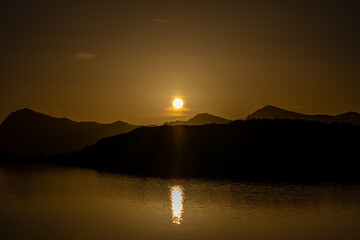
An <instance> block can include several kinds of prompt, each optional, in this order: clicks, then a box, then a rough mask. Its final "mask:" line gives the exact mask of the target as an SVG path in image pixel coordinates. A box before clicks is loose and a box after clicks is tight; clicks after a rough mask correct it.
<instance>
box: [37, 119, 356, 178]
mask: <svg viewBox="0 0 360 240" xmlns="http://www.w3.org/2000/svg"><path fill="white" fill-rule="evenodd" d="M359 135H360V126H357V125H353V124H349V123H342V124H338V123H334V124H325V123H321V122H318V121H304V120H280V119H276V120H266V119H261V120H249V121H242V120H238V121H233V122H231V123H229V124H208V125H201V126H184V125H182V126H167V125H164V126H160V127H140V128H137V129H135V130H133V131H131V132H129V133H126V134H120V135H117V136H112V137H109V138H104V139H101V140H100V141H98V142H97V143H96V144H95V145H93V146H89V147H86V148H85V149H83V150H81V151H79V152H76V153H71V154H65V155H59V156H54V157H51V158H49V159H44V160H43V161H48V162H53V163H60V164H65V165H76V166H83V167H90V168H95V169H99V170H110V171H119V172H123V173H131V174H139V175H151V176H165V177H206V178H229V179H241V180H280V181H283V180H285V181H293V180H294V181H313V180H315V181H317V180H320V181H333V180H335V181H343V180H353V179H358V180H359V178H360V177H359V174H358V168H357V167H356V166H357V162H358V161H357V160H358V150H357V149H358V146H359V145H360V138H359V137H358V136H359Z"/></svg>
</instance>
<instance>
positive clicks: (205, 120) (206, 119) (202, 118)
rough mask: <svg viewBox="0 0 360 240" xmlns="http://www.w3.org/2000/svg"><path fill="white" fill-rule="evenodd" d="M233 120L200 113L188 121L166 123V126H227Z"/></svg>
mask: <svg viewBox="0 0 360 240" xmlns="http://www.w3.org/2000/svg"><path fill="white" fill-rule="evenodd" d="M230 122H231V120H228V119H225V118H221V117H218V116H214V115H211V114H208V113H200V114H198V115H196V116H195V117H193V118H190V119H189V120H187V121H172V122H165V123H164V125H168V126H178V125H189V126H195V125H205V124H213V123H215V124H226V123H230Z"/></svg>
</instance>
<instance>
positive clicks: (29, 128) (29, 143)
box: [0, 108, 137, 156]
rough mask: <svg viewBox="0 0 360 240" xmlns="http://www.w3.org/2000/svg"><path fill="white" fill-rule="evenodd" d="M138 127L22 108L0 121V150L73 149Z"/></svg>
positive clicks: (40, 151) (11, 153)
mask: <svg viewBox="0 0 360 240" xmlns="http://www.w3.org/2000/svg"><path fill="white" fill-rule="evenodd" d="M135 128H137V126H135V125H130V124H128V123H125V122H121V121H118V122H114V123H112V124H100V123H96V122H74V121H72V120H69V119H66V118H55V117H51V116H49V115H45V114H42V113H38V112H35V111H33V110H30V109H27V108H24V109H21V110H18V111H16V112H13V113H11V114H10V115H9V116H8V117H7V118H6V119H5V120H4V122H3V123H2V124H1V125H0V154H1V155H7V156H37V155H52V154H60V153H66V152H74V151H78V150H80V149H82V148H84V147H85V146H87V145H93V144H95V143H96V142H97V141H98V140H99V139H101V138H104V137H109V136H113V135H117V134H120V133H126V132H129V131H131V130H133V129H135Z"/></svg>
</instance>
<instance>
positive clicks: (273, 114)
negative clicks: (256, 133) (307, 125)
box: [246, 105, 360, 125]
mask: <svg viewBox="0 0 360 240" xmlns="http://www.w3.org/2000/svg"><path fill="white" fill-rule="evenodd" d="M251 119H301V120H309V121H320V122H324V123H333V122H338V123H342V122H350V123H352V124H357V125H360V113H356V112H348V113H343V114H339V115H336V116H331V115H306V114H301V113H296V112H291V111H287V110H284V109H281V108H278V107H274V106H271V105H267V106H265V107H263V108H261V109H259V110H256V111H255V112H254V113H252V114H250V115H248V116H247V117H246V120H251Z"/></svg>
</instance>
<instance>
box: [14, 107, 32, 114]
mask: <svg viewBox="0 0 360 240" xmlns="http://www.w3.org/2000/svg"><path fill="white" fill-rule="evenodd" d="M17 112H34V113H36V112H35V111H34V110H32V109H30V108H22V109H19V110H17V111H15V112H14V113H17Z"/></svg>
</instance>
